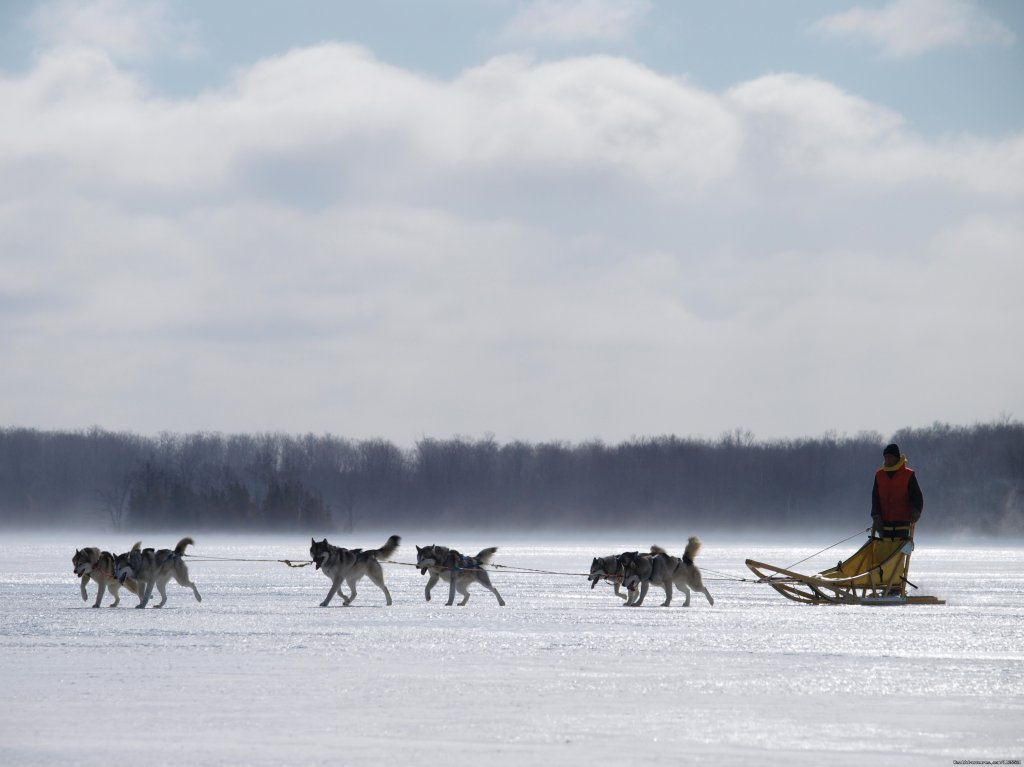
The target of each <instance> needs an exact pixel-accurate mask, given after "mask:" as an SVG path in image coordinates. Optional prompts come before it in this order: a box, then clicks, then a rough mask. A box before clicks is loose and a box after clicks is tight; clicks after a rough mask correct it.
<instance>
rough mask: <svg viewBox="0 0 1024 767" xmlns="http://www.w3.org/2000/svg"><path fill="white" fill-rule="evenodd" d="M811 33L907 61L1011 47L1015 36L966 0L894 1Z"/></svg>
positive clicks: (832, 19)
mask: <svg viewBox="0 0 1024 767" xmlns="http://www.w3.org/2000/svg"><path fill="white" fill-rule="evenodd" d="M814 30H815V31H817V32H819V33H820V34H823V35H826V36H830V37H840V38H848V39H853V40H864V41H866V42H868V43H870V44H872V45H874V46H877V47H878V48H879V49H880V50H881V52H882V54H883V55H885V56H889V57H892V58H908V57H911V56H918V55H921V54H923V53H927V52H928V51H931V50H935V49H938V48H945V47H949V46H975V45H1012V44H1013V43H1014V42H1015V39H1016V37H1015V35H1014V34H1013V32H1012V31H1011V30H1010V29H1009V28H1008V27H1007V26H1006V25H1005V24H1003V23H1002V22H1000V21H999V20H998V19H996V18H994V17H992V16H990V15H989V14H987V13H985V12H984V11H983V10H982V9H980V8H978V6H977V5H976V4H975V3H973V2H969V1H968V0H894V1H893V2H891V3H890V4H888V5H886V6H885V7H883V8H863V7H858V8H853V9H852V10H849V11H845V12H844V13H839V14H835V15H833V16H828V17H827V18H824V19H822V20H821V21H819V22H818V23H817V24H815V25H814Z"/></svg>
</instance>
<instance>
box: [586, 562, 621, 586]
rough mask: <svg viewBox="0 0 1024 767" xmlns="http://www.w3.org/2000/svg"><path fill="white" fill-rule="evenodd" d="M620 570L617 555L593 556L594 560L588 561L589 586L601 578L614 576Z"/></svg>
mask: <svg viewBox="0 0 1024 767" xmlns="http://www.w3.org/2000/svg"><path fill="white" fill-rule="evenodd" d="M620 570H621V566H620V565H619V562H618V558H617V557H615V556H610V557H594V561H593V562H591V563H590V577H588V578H587V580H589V581H590V588H592V589H593V588H594V587H596V586H597V584H598V582H599V581H600V580H601V579H602V578H614V577H615V576H616V575H618V574H619V571H620Z"/></svg>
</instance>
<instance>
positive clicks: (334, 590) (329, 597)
mask: <svg viewBox="0 0 1024 767" xmlns="http://www.w3.org/2000/svg"><path fill="white" fill-rule="evenodd" d="M340 588H341V578H338V580H336V581H331V590H330V591H328V592H327V598H326V599H325V600H324V601H323V602H321V603H320V606H321V607H327V605H329V604H330V603H331V600H332V599H334V595H335V594H337V593H338V589H340ZM341 598H342V599H345V593H344V592H342V594H341ZM345 604H348V601H346V602H345Z"/></svg>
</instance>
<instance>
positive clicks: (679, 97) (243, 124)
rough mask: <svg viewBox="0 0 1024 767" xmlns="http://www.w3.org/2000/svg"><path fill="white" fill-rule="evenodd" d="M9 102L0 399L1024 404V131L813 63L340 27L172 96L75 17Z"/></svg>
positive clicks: (117, 407) (630, 411)
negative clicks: (684, 59) (715, 60)
mask: <svg viewBox="0 0 1024 767" xmlns="http://www.w3.org/2000/svg"><path fill="white" fill-rule="evenodd" d="M85 37H86V38H88V39H89V40H92V39H93V38H89V36H88V35H86V36H85ZM111 46H112V47H113V48H115V49H116V50H115V53H117V54H118V55H120V53H119V52H123V51H126V50H127V51H130V50H131V48H130V46H126V45H123V44H122V43H120V42H116V43H112V44H111ZM0 103H3V104H4V105H5V106H4V111H5V113H6V118H7V119H5V120H3V121H0V252H2V253H3V254H4V255H3V257H2V259H0V286H2V287H0V328H2V334H0V353H2V354H3V357H4V359H5V361H6V365H5V367H6V371H5V374H4V375H3V376H2V377H0V402H2V403H3V404H0V421H2V422H5V423H14V424H21V425H30V426H40V427H51V426H52V427H69V426H71V427H73V426H85V425H89V424H91V423H98V424H100V425H103V426H105V427H108V428H131V429H138V430H144V431H157V430H160V429H171V430H197V429H215V430H221V431H257V430H267V429H271V430H276V429H280V430H284V431H293V432H294V431H314V432H324V431H330V432H334V433H340V434H345V435H350V436H353V437H361V436H375V435H382V436H386V437H389V438H392V439H396V440H398V441H400V442H409V441H411V440H413V439H416V438H417V437H419V436H422V435H423V434H430V435H440V436H445V435H450V434H457V433H464V434H471V435H477V434H481V433H483V432H488V431H489V432H494V433H495V434H496V436H497V437H498V438H499V439H516V438H524V439H533V440H538V439H569V440H581V439H587V438H590V437H600V438H604V439H610V440H615V439H624V438H628V437H629V436H630V435H632V434H661V433H666V432H674V433H678V434H704V435H711V436H716V435H717V434H719V433H720V432H721V431H723V430H728V429H731V428H733V427H737V426H739V427H743V428H749V429H751V430H753V431H754V432H755V433H757V434H758V435H762V436H766V437H768V436H794V435H805V434H818V433H821V432H823V431H826V430H829V429H838V430H840V431H851V432H853V431H858V430H861V429H878V430H881V431H883V432H885V431H891V430H894V429H896V428H899V427H901V426H904V425H906V424H914V423H930V422H931V421H933V420H947V421H952V422H963V421H971V420H974V419H976V418H977V417H979V416H978V401H977V398H978V397H983V399H984V401H985V402H998V403H1019V402H1020V395H1019V392H1018V389H1019V387H1018V386H1017V385H1016V383H1015V382H1019V381H1020V380H1021V373H1022V372H1024V371H1022V369H1021V367H1022V363H1021V362H1020V361H1018V360H1017V359H1015V355H1012V354H1009V353H1008V349H1010V348H1013V344H1014V343H1015V340H1014V339H1015V329H1016V328H1019V327H1021V326H1022V325H1024V311H1022V309H1021V304H1020V302H1019V300H1018V299H1017V296H1016V295H1015V290H1016V288H1015V286H1017V285H1020V284H1022V278H1024V267H1022V264H1021V259H1020V258H1019V253H1021V252H1022V246H1024V221H1022V218H1021V215H1020V211H1021V210H1022V209H1024V208H1022V205H1021V203H1022V196H1024V188H1022V186H1024V181H1022V179H1024V136H1022V135H1020V134H1017V135H1011V136H1003V137H999V138H990V137H985V136H959V137H950V138H944V139H939V140H926V139H924V138H922V137H920V136H918V135H916V134H915V133H914V131H913V129H912V126H908V125H907V124H906V121H905V120H904V118H903V117H902V116H901V115H900V114H898V113H896V112H894V111H892V110H891V109H888V108H885V107H882V106H880V105H878V104H873V103H871V102H870V101H867V100H865V99H864V98H862V97H860V96H858V95H857V94H852V93H849V92H846V91H844V90H843V89H841V88H839V87H837V86H836V85H834V84H832V83H829V82H826V81H823V80H820V79H818V78H814V77H810V76H807V75H802V74H797V73H781V74H772V75H766V76H763V77H759V78H756V79H752V80H749V81H747V82H742V83H737V84H736V85H735V86H733V87H732V88H729V89H728V90H726V91H724V92H711V91H707V90H703V89H701V88H699V87H696V86H695V85H693V84H690V83H688V82H686V81H684V80H680V79H678V78H673V77H668V76H665V75H662V74H659V73H657V72H654V71H652V70H650V69H648V68H645V67H643V66H641V65H639V64H637V63H636V62H633V61H630V60H628V59H625V58H616V57H608V56H591V57H576V58H565V59H561V60H534V59H530V58H524V57H517V56H503V57H497V58H494V59H491V60H489V61H487V62H485V63H484V64H482V65H481V66H478V67H475V68H471V69H467V70H466V71H464V72H462V73H461V74H460V75H458V76H457V77H454V78H451V79H449V80H438V79H432V78H430V77H426V76H424V75H422V74H418V73H416V72H412V71H408V70H404V69H402V68H400V67H396V66H393V65H390V64H388V63H387V62H385V61H381V60H379V59H378V58H376V57H375V56H374V55H373V54H372V53H371V52H370V51H368V50H366V49H364V48H361V47H358V46H354V45H347V44H336V43H328V44H323V45H319V46H315V47H309V48H300V49H296V50H293V51H290V52H288V53H286V54H283V55H280V56H277V57H273V58H267V59H264V60H262V61H259V62H258V63H256V64H254V65H253V66H251V67H248V68H246V69H243V70H240V71H238V72H237V73H236V74H235V75H234V77H233V78H232V79H231V80H230V81H229V82H225V83H223V84H222V85H221V86H220V87H218V88H216V89H212V90H208V91H206V92H203V93H201V94H199V95H198V96H196V97H192V98H186V99H169V98H166V97H163V96H161V95H159V94H156V93H153V92H152V91H150V90H149V88H148V87H147V84H146V83H145V81H144V80H143V79H141V78H140V77H139V76H138V75H136V74H134V73H133V72H132V71H131V70H129V69H126V68H125V67H124V66H123V65H122V64H121V63H119V61H118V58H117V56H116V55H114V54H112V53H111V52H110V50H109V46H108V47H104V46H102V45H98V44H96V43H95V41H93V44H91V45H83V44H82V38H81V37H79V38H78V39H76V40H75V41H73V44H72V43H71V42H68V43H67V44H64V43H63V42H61V40H60V39H59V38H58V39H57V40H56V42H55V43H53V44H51V45H50V47H48V48H47V49H46V50H45V51H42V52H41V53H40V55H39V57H38V59H37V61H36V62H35V65H34V66H33V67H31V68H30V70H29V71H27V72H25V73H23V74H19V75H11V76H5V77H3V78H2V79H0ZM997 415H998V413H987V412H986V413H982V414H981V416H980V417H982V418H990V417H995V416H997Z"/></svg>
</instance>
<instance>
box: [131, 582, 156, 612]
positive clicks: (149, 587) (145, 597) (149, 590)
mask: <svg viewBox="0 0 1024 767" xmlns="http://www.w3.org/2000/svg"><path fill="white" fill-rule="evenodd" d="M155 585H156V581H155V580H153V581H149V582H148V583H146V589H145V591H143V593H142V598H141V599H140V600H139V603H138V604H137V605H135V608H136V609H139V608H144V607H145V606H146V605H148V604H149V600H150V598H151V597H152V596H153V587H154V586H155Z"/></svg>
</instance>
